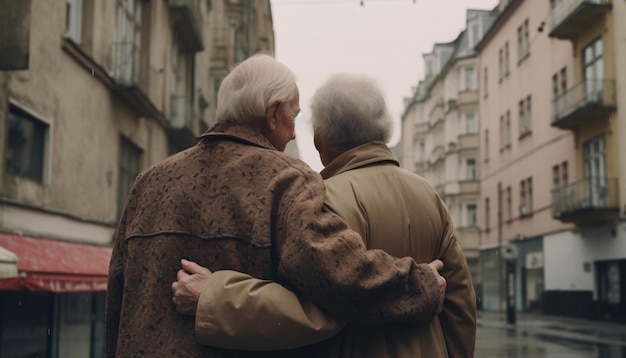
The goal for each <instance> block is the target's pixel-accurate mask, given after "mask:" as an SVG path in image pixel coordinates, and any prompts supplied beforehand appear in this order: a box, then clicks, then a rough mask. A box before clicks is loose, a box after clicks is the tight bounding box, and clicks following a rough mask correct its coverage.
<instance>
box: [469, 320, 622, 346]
mask: <svg viewBox="0 0 626 358" xmlns="http://www.w3.org/2000/svg"><path fill="white" fill-rule="evenodd" d="M475 352H476V353H475V357H476V358H500V357H518V358H626V324H622V323H613V322H605V321H591V320H585V319H578V318H567V317H559V316H545V315H541V314H533V313H520V312H518V313H516V323H515V324H509V323H507V321H506V314H505V313H504V312H492V311H479V312H478V331H477V337H476V351H475Z"/></svg>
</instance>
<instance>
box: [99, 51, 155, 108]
mask: <svg viewBox="0 0 626 358" xmlns="http://www.w3.org/2000/svg"><path fill="white" fill-rule="evenodd" d="M147 69H148V63H147V61H146V59H145V57H144V56H141V51H140V49H139V46H137V45H135V44H134V43H132V42H115V43H113V65H112V73H111V78H112V79H113V85H112V86H113V92H115V93H116V94H117V95H118V96H119V97H120V98H121V99H122V101H124V102H125V103H126V104H127V105H128V106H129V107H130V108H131V109H132V110H133V111H135V113H137V114H138V115H139V116H142V117H150V118H157V119H161V118H162V115H161V112H159V110H158V109H157V108H156V107H155V106H154V104H153V103H152V101H151V100H150V98H148V96H147V95H146V91H147V88H148V76H147Z"/></svg>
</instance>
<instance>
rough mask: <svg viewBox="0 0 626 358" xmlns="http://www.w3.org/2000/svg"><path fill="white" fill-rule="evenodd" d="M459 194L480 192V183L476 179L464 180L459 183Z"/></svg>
mask: <svg viewBox="0 0 626 358" xmlns="http://www.w3.org/2000/svg"><path fill="white" fill-rule="evenodd" d="M459 184H460V188H459V190H460V194H461V195H463V194H478V193H479V192H480V182H479V181H478V179H466V180H463V181H461V182H460V183H459Z"/></svg>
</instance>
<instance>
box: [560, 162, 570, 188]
mask: <svg viewBox="0 0 626 358" xmlns="http://www.w3.org/2000/svg"><path fill="white" fill-rule="evenodd" d="M561 175H562V178H563V180H562V182H563V185H567V183H568V182H569V173H568V169H567V160H566V161H564V162H563V163H561Z"/></svg>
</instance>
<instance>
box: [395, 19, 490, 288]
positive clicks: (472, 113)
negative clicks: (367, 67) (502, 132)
mask: <svg viewBox="0 0 626 358" xmlns="http://www.w3.org/2000/svg"><path fill="white" fill-rule="evenodd" d="M494 19H495V15H494V14H493V12H492V11H484V10H468V11H467V20H466V21H467V24H466V25H467V27H466V29H465V30H464V31H463V32H461V33H460V34H459V36H458V37H457V38H456V39H455V40H454V41H452V42H450V43H437V44H435V45H434V48H433V51H432V52H431V53H428V54H425V55H424V66H425V72H426V76H425V78H424V79H423V80H421V81H420V82H419V84H418V86H417V87H416V88H415V92H414V94H413V97H412V98H409V99H406V100H405V110H404V113H403V115H402V140H401V150H400V152H401V153H402V154H401V155H400V157H401V158H402V160H401V162H402V166H403V167H404V168H407V169H409V170H412V171H414V172H415V173H417V174H419V175H422V176H423V177H425V178H426V179H427V180H428V181H429V182H430V183H432V184H433V185H434V186H435V189H436V190H437V192H438V193H439V195H440V196H441V198H442V199H443V200H444V201H445V203H446V205H447V206H448V209H449V210H450V215H451V217H452V221H453V223H454V226H455V230H456V235H457V238H458V240H459V242H460V244H461V247H462V248H463V251H464V252H465V255H466V256H467V260H468V263H469V266H470V270H471V272H472V279H473V282H474V285H475V287H477V288H479V287H480V285H481V275H480V265H479V260H478V259H479V249H480V242H479V226H478V199H479V182H478V179H479V163H478V161H479V160H478V129H479V126H478V75H477V72H478V58H477V56H476V52H475V51H474V47H475V46H476V44H478V42H479V41H480V40H481V39H482V37H483V34H484V33H485V32H486V31H487V29H488V28H489V26H490V24H491V23H492V22H493V20H494Z"/></svg>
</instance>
